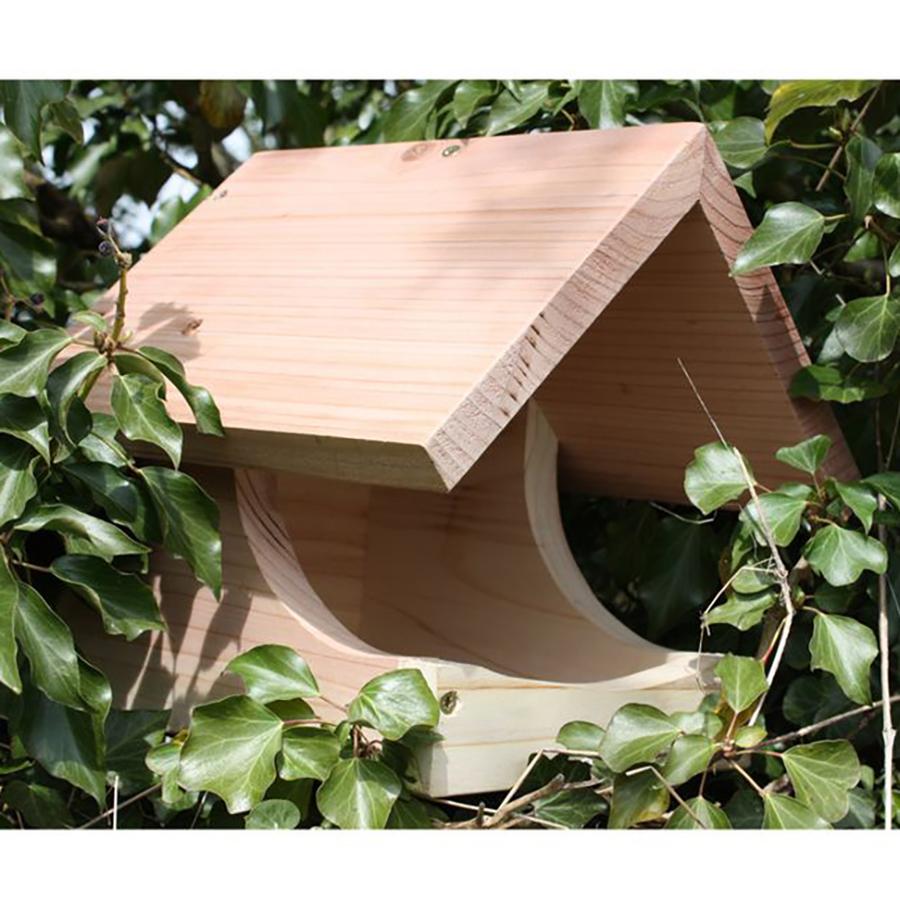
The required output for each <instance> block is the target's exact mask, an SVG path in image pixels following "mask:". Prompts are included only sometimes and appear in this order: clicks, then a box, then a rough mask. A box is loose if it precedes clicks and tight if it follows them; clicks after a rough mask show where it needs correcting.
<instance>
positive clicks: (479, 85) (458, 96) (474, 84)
mask: <svg viewBox="0 0 900 900" xmlns="http://www.w3.org/2000/svg"><path fill="white" fill-rule="evenodd" d="M494 91H495V87H494V82H493V81H461V82H460V83H459V84H458V85H457V86H456V90H455V91H454V92H453V116H454V118H455V119H456V121H457V122H459V124H460V125H461V126H462V127H463V128H465V127H466V125H468V124H469V119H471V118H472V116H473V115H475V113H476V112H477V111H478V110H479V109H480V108H481V107H482V106H484V105H485V104H486V103H487V102H488V101H489V100H490V99H491V97H493V96H494Z"/></svg>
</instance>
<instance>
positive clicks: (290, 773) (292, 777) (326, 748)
mask: <svg viewBox="0 0 900 900" xmlns="http://www.w3.org/2000/svg"><path fill="white" fill-rule="evenodd" d="M340 755H341V742H340V740H339V739H338V737H337V736H336V735H334V734H332V733H331V732H330V731H326V730H325V729H323V728H306V727H302V726H301V727H295V728H289V729H288V730H287V731H285V733H284V740H283V742H282V746H281V765H280V767H279V769H278V774H279V775H280V776H281V777H282V778H283V779H284V780H285V781H296V780H297V779H298V778H314V779H315V780H316V781H325V779H326V778H328V776H329V775H330V774H331V770H332V769H333V768H334V767H335V765H336V764H337V761H338V759H339V758H340Z"/></svg>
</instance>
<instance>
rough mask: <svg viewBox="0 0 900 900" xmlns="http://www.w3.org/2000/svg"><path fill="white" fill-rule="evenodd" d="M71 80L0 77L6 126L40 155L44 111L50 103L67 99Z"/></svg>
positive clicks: (31, 150)
mask: <svg viewBox="0 0 900 900" xmlns="http://www.w3.org/2000/svg"><path fill="white" fill-rule="evenodd" d="M69 84H70V83H69V82H68V81H48V80H43V79H42V80H36V81H0V104H2V106H3V120H4V122H5V123H6V126H7V128H9V130H10V131H11V132H12V133H13V134H14V135H15V136H16V137H17V138H18V139H19V140H20V141H21V142H22V143H23V144H24V145H25V146H26V147H27V148H28V150H29V151H30V152H31V153H32V154H33V155H34V157H35V158H36V159H38V160H40V159H41V114H42V113H43V111H44V107H46V106H47V105H48V104H50V103H56V102H58V101H60V100H64V99H65V96H66V94H67V93H68V91H69Z"/></svg>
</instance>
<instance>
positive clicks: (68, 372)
mask: <svg viewBox="0 0 900 900" xmlns="http://www.w3.org/2000/svg"><path fill="white" fill-rule="evenodd" d="M105 366H106V357H105V356H101V355H100V354H99V353H97V351H96V350H85V351H84V353H76V354H75V356H73V357H71V358H70V359H67V360H66V361H65V362H64V363H63V364H62V365H60V366H57V367H56V368H55V369H54V370H53V371H52V372H51V373H50V376H49V378H48V379H47V399H48V400H49V401H50V408H51V409H52V410H53V418H54V421H55V423H56V428H57V430H58V431H59V432H60V433H61V434H62V435H63V436H64V437H65V438H67V439H71V438H72V432H73V431H74V429H73V428H72V427H71V425H70V416H71V410H72V405H73V402H74V400H75V398H76V397H77V396H78V392H79V391H80V390H81V388H82V386H83V385H84V383H85V381H86V380H87V379H88V378H89V377H90V376H91V375H93V374H94V373H95V372H99V371H101V370H102V369H103V368H105Z"/></svg>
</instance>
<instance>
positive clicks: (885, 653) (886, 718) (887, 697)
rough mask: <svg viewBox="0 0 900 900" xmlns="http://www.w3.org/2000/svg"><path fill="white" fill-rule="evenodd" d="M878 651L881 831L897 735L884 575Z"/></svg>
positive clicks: (887, 824)
mask: <svg viewBox="0 0 900 900" xmlns="http://www.w3.org/2000/svg"><path fill="white" fill-rule="evenodd" d="M884 506H885V502H884V497H883V496H882V495H881V494H879V495H878V508H879V509H882V510H883V509H884ZM878 540H879V541H881V543H882V545H884V546H887V528H886V527H885V526H884V525H883V524H879V526H878ZM878 651H879V655H880V660H879V661H880V667H879V668H880V676H881V730H882V735H883V738H884V830H885V831H890V830H891V826H892V823H893V818H894V814H893V796H894V740H895V738H896V736H897V732H896V731H895V730H894V721H893V718H892V715H891V657H890V652H891V651H890V637H889V635H888V602H887V573H882V574H881V575H879V576H878Z"/></svg>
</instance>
